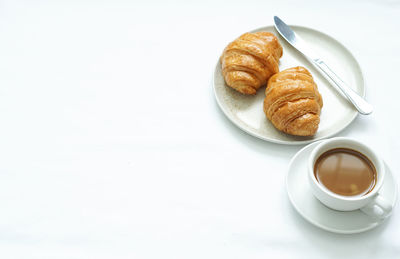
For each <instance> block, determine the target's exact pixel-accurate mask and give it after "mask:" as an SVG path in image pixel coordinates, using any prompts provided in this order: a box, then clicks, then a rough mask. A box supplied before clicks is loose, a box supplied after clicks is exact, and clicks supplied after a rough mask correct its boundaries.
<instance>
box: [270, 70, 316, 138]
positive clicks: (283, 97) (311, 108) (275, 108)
mask: <svg viewBox="0 0 400 259" xmlns="http://www.w3.org/2000/svg"><path fill="white" fill-rule="evenodd" d="M322 105H323V104H322V97H321V95H320V93H319V92H318V88H317V85H316V84H315V82H314V79H313V77H312V75H311V74H310V72H309V71H308V70H307V69H305V68H304V67H293V68H289V69H286V70H283V71H281V72H279V73H277V74H275V75H273V76H272V77H271V78H270V79H269V80H268V85H267V89H266V90H265V99H264V113H265V114H266V115H267V118H268V119H269V120H270V121H271V122H272V124H273V125H274V126H275V127H276V128H277V129H279V130H281V131H283V132H285V133H288V134H291V135H297V136H312V135H314V134H315V133H316V132H317V130H318V125H319V121H320V119H319V116H320V113H321V108H322Z"/></svg>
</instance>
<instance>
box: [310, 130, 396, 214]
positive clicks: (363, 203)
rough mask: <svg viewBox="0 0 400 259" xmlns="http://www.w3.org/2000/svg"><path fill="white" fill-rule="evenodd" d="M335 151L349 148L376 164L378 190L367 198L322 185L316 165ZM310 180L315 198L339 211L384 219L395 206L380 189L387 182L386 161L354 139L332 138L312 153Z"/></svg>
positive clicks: (376, 186) (370, 193) (371, 192)
mask: <svg viewBox="0 0 400 259" xmlns="http://www.w3.org/2000/svg"><path fill="white" fill-rule="evenodd" d="M335 148H349V149H352V150H355V151H358V152H360V153H362V154H364V155H365V156H366V157H368V159H369V160H370V161H371V162H372V163H373V164H374V166H375V169H376V173H377V181H376V184H375V187H374V188H373V189H372V191H370V192H369V193H367V194H366V195H363V196H343V195H339V194H336V193H334V192H332V191H330V190H328V189H327V188H326V187H325V186H323V185H322V184H320V183H319V182H318V180H317V179H316V177H315V174H314V164H315V162H316V161H317V159H318V158H319V156H320V155H322V154H323V153H324V152H326V151H328V150H331V149H335ZM308 178H309V183H310V187H311V191H312V193H313V194H314V196H315V197H316V198H317V199H318V200H319V201H320V202H322V203H323V204H324V205H326V206H327V207H329V208H331V209H334V210H339V211H352V210H357V209H360V210H361V211H362V212H364V213H365V214H367V215H369V216H371V217H374V218H380V219H383V218H385V217H387V216H388V215H389V214H390V212H391V211H392V205H391V204H390V203H389V202H388V201H386V200H385V199H384V198H383V197H382V196H381V195H379V190H380V189H381V188H382V185H383V181H384V180H385V166H384V164H383V161H382V159H381V158H380V157H379V156H378V155H377V154H376V152H374V151H373V150H372V149H371V148H369V147H368V146H366V145H365V144H363V143H361V142H359V141H357V140H354V139H350V138H343V137H339V138H332V139H328V140H324V141H322V142H321V143H320V144H318V145H317V146H316V147H315V149H314V150H313V151H312V152H311V155H310V157H309V160H308Z"/></svg>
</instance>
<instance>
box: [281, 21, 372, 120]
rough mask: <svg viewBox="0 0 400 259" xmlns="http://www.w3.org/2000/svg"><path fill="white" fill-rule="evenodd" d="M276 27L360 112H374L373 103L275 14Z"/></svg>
mask: <svg viewBox="0 0 400 259" xmlns="http://www.w3.org/2000/svg"><path fill="white" fill-rule="evenodd" d="M274 22H275V28H276V30H277V31H278V32H279V34H280V35H281V36H282V37H283V38H284V39H285V40H286V41H287V42H289V44H290V45H292V46H293V47H294V48H295V49H297V50H298V51H299V52H300V53H301V54H303V55H304V56H305V57H306V58H307V59H308V60H310V61H311V63H312V64H313V65H314V66H316V67H317V68H318V70H319V71H320V72H321V74H322V75H323V76H324V77H325V78H327V79H328V81H329V82H331V83H332V84H333V85H334V86H336V88H335V89H339V90H340V91H341V92H342V93H343V94H344V95H345V96H346V97H347V99H348V100H349V101H350V102H351V103H352V104H353V105H354V107H355V108H356V109H357V110H358V112H359V113H361V114H364V115H368V114H371V113H372V110H373V108H372V105H370V104H369V103H367V102H366V101H365V100H364V99H363V98H362V97H361V96H359V95H358V94H357V93H356V92H355V91H354V90H353V89H351V88H350V87H349V86H348V85H347V84H346V83H345V82H344V81H343V80H342V79H340V77H339V76H338V75H336V74H335V72H333V70H332V69H330V68H329V66H328V65H327V64H326V63H325V62H324V61H323V60H322V59H321V58H320V57H319V55H318V54H317V53H315V52H314V51H313V50H312V49H311V48H310V47H309V46H308V45H307V43H306V42H305V41H304V40H303V39H302V38H300V37H299V36H298V35H297V34H296V33H295V32H294V31H293V30H292V29H291V28H290V27H289V26H288V25H286V24H285V23H284V22H283V21H282V20H281V19H279V17H278V16H274Z"/></svg>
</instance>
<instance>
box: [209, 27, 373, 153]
mask: <svg viewBox="0 0 400 259" xmlns="http://www.w3.org/2000/svg"><path fill="white" fill-rule="evenodd" d="M289 26H291V27H297V28H301V29H306V30H311V31H314V32H317V33H320V34H322V35H324V36H326V37H328V38H330V39H331V40H333V41H334V42H335V43H336V44H338V45H339V46H340V47H342V48H343V49H344V50H345V51H346V52H347V53H348V54H349V55H350V57H351V58H352V59H353V60H354V61H355V64H356V66H357V68H358V70H359V72H360V75H361V79H362V94H361V97H363V98H365V95H366V86H365V77H364V72H363V69H362V67H361V65H360V63H359V62H358V60H357V58H356V57H355V55H354V54H353V53H352V52H351V51H350V50H349V48H347V47H346V46H345V45H344V44H343V43H341V42H340V41H338V40H337V39H336V38H335V37H333V36H331V35H329V34H326V33H324V32H321V31H319V30H316V29H314V28H310V27H308V26H303V25H296V24H290V25H289ZM266 28H272V29H274V28H275V27H274V25H266V26H262V27H259V28H257V29H253V30H250V31H249V32H257V31H260V30H264V29H266ZM219 64H220V61H219V58H218V60H217V63H216V65H215V67H214V71H213V76H212V87H213V92H214V96H215V99H216V100H217V103H218V106H219V108H220V109H221V110H222V112H223V113H224V114H225V116H226V117H227V118H228V119H229V120H230V121H231V123H232V124H234V125H235V126H236V127H238V128H239V129H241V130H243V131H244V132H246V133H247V134H249V135H251V136H253V137H256V138H258V139H261V140H263V141H267V142H271V143H275V144H283V145H293V146H295V145H305V144H310V143H314V142H317V141H320V140H323V139H327V138H330V137H333V136H335V135H337V134H339V133H340V132H342V131H343V130H344V129H346V128H347V127H348V126H349V125H350V124H351V123H352V122H353V121H354V120H355V119H356V117H357V116H358V115H359V113H358V111H356V110H355V109H354V111H355V113H354V114H353V115H352V118H351V119H350V120H349V121H348V122H347V123H346V124H344V125H343V127H342V128H341V129H340V130H338V131H335V132H333V133H331V134H328V135H326V136H323V137H320V138H318V139H310V140H301V141H287V140H279V139H273V138H268V137H265V136H263V135H261V134H258V133H257V132H253V131H251V130H250V129H247V128H246V127H243V126H241V125H240V124H238V123H236V121H235V119H234V118H233V116H231V115H230V114H229V112H228V111H227V110H226V108H225V107H224V105H222V101H221V100H220V99H219V97H218V94H217V90H216V87H215V77H216V70H217V67H218V66H219Z"/></svg>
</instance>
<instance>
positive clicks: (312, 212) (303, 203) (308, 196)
mask: <svg viewBox="0 0 400 259" xmlns="http://www.w3.org/2000/svg"><path fill="white" fill-rule="evenodd" d="M317 144H318V143H312V144H310V145H308V146H306V147H304V148H303V149H301V150H300V151H299V152H297V154H296V155H295V156H294V157H293V158H292V160H291V161H290V164H289V169H288V173H287V175H286V188H287V193H288V196H289V200H290V201H291V203H292V205H293V206H294V207H295V209H296V210H297V212H298V213H300V215H302V216H303V217H304V218H305V219H306V220H307V221H309V222H310V223H311V224H313V225H315V226H317V227H320V228H322V229H325V230H327V231H331V232H335V233H341V234H354V233H360V232H364V231H367V230H370V229H372V228H374V227H376V226H378V225H380V224H381V223H382V222H384V221H383V220H377V219H373V218H371V217H369V216H367V215H366V214H364V213H363V212H361V211H360V210H356V211H349V212H341V211H336V210H332V209H329V208H328V207H326V206H325V205H323V204H322V203H321V202H320V201H319V200H317V198H315V197H314V195H313V194H312V193H311V190H310V189H309V183H308V178H307V159H308V156H309V155H310V153H311V151H312V150H313V149H314V148H315V146H316V145H317ZM385 169H386V174H385V182H384V184H383V186H382V188H381V190H380V191H379V193H380V194H381V195H382V196H383V197H384V198H385V200H387V201H389V202H391V204H392V206H393V207H394V206H395V205H396V202H397V184H396V180H395V179H394V176H393V174H392V172H391V171H390V169H389V167H388V166H387V165H386V164H385Z"/></svg>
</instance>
